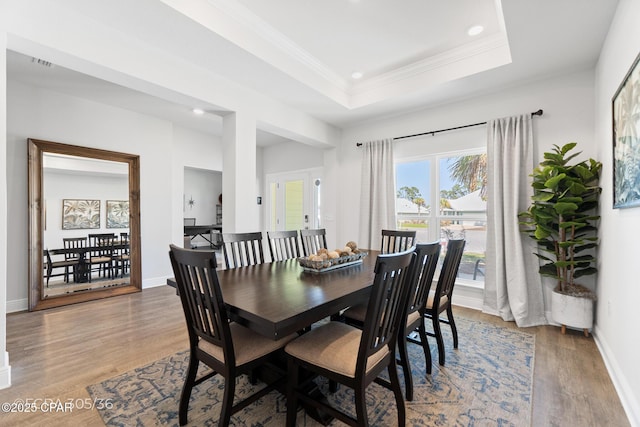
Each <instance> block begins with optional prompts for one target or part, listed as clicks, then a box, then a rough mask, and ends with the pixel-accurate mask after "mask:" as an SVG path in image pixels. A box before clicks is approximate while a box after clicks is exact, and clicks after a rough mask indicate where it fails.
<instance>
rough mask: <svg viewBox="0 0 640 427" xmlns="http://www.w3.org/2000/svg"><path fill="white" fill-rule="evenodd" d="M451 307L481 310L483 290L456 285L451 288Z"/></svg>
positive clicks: (460, 284)
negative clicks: (457, 306)
mask: <svg viewBox="0 0 640 427" xmlns="http://www.w3.org/2000/svg"><path fill="white" fill-rule="evenodd" d="M452 301H453V305H459V306H462V307H467V308H473V309H475V310H482V305H483V302H484V289H483V288H478V287H474V286H466V285H464V284H462V283H458V284H456V285H455V287H454V288H453V296H452Z"/></svg>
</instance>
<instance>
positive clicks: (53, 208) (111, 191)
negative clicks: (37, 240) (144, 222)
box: [42, 170, 129, 249]
mask: <svg viewBox="0 0 640 427" xmlns="http://www.w3.org/2000/svg"><path fill="white" fill-rule="evenodd" d="M43 181H44V206H45V212H46V215H45V220H46V224H45V225H44V227H45V230H44V239H43V243H42V244H43V248H44V249H57V248H62V247H63V242H62V239H63V238H65V237H86V236H87V235H88V234H90V233H92V234H93V233H116V234H118V233H121V232H125V231H129V230H128V229H126V228H107V200H129V181H128V177H127V176H126V175H125V176H123V175H109V176H107V175H94V174H91V173H82V174H80V173H73V174H69V173H65V172H62V171H59V170H57V171H47V170H45V173H44V177H43ZM64 199H82V200H99V201H100V228H94V229H90V230H89V229H83V230H63V229H62V219H63V214H62V201H63V200H64Z"/></svg>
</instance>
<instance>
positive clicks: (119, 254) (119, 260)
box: [113, 232, 131, 278]
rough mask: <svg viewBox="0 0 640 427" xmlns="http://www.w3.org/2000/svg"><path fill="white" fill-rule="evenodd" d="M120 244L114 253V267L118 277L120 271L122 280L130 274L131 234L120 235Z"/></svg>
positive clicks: (123, 233)
mask: <svg viewBox="0 0 640 427" xmlns="http://www.w3.org/2000/svg"><path fill="white" fill-rule="evenodd" d="M118 243H119V245H118V248H117V249H114V253H113V262H114V265H113V267H114V270H115V273H116V274H115V275H116V276H117V275H118V271H120V277H121V278H122V277H124V276H125V274H127V273H128V271H129V267H130V264H131V253H130V242H129V233H127V232H122V233H120V241H119V242H118Z"/></svg>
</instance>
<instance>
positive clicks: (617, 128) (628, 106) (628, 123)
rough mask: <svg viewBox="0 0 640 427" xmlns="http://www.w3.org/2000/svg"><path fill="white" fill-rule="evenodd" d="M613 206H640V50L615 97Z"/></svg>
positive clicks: (612, 110)
mask: <svg viewBox="0 0 640 427" xmlns="http://www.w3.org/2000/svg"><path fill="white" fill-rule="evenodd" d="M611 112H612V128H613V129H612V135H613V174H612V175H613V208H614V209H619V208H631V207H637V206H640V53H639V54H638V56H636V58H635V60H634V61H633V64H632V65H631V68H629V71H628V72H627V74H626V75H625V77H624V79H623V80H622V83H620V86H619V87H618V90H617V91H616V93H615V94H614V95H613V98H612V99H611Z"/></svg>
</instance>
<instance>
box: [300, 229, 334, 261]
mask: <svg viewBox="0 0 640 427" xmlns="http://www.w3.org/2000/svg"><path fill="white" fill-rule="evenodd" d="M300 240H302V253H303V255H304V256H309V255H313V254H315V253H317V252H318V249H322V248H325V249H326V248H327V232H326V230H325V229H324V228H318V229H313V230H300Z"/></svg>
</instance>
